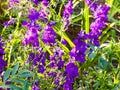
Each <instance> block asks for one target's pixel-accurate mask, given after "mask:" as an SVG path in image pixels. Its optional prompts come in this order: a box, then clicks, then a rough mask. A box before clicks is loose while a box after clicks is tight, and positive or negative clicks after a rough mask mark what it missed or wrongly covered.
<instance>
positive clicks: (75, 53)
mask: <svg viewBox="0 0 120 90" xmlns="http://www.w3.org/2000/svg"><path fill="white" fill-rule="evenodd" d="M86 39H87V35H86V34H85V32H84V31H80V33H79V34H78V38H77V39H76V40H75V41H74V44H75V47H74V48H73V49H72V50H71V52H70V56H71V58H72V57H74V59H75V60H76V61H78V62H81V63H84V62H85V56H86V55H85V52H86V50H87V47H88V45H87V43H86V42H85V40H86Z"/></svg>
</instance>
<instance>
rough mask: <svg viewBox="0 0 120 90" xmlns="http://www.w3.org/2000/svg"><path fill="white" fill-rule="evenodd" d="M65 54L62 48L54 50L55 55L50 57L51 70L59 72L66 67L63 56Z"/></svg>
mask: <svg viewBox="0 0 120 90" xmlns="http://www.w3.org/2000/svg"><path fill="white" fill-rule="evenodd" d="M63 55H64V52H63V50H62V49H61V48H59V47H57V48H55V50H54V55H50V62H51V63H50V65H49V66H50V67H51V68H56V67H57V68H58V69H59V70H60V69H62V67H63V66H64V61H63V60H62V56H63Z"/></svg>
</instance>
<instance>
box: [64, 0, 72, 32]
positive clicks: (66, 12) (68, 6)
mask: <svg viewBox="0 0 120 90" xmlns="http://www.w3.org/2000/svg"><path fill="white" fill-rule="evenodd" d="M72 13H73V3H72V1H71V0H69V2H68V3H67V4H66V5H65V9H64V11H63V23H64V25H65V26H64V27H65V30H67V29H68V26H69V25H70V17H71V15H72Z"/></svg>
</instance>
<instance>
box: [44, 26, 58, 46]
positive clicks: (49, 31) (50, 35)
mask: <svg viewBox="0 0 120 90" xmlns="http://www.w3.org/2000/svg"><path fill="white" fill-rule="evenodd" d="M44 30H45V31H44V32H43V34H42V41H43V42H44V43H45V44H47V45H53V44H54V43H55V42H56V41H55V36H56V33H55V32H54V30H53V28H52V27H51V26H50V25H47V26H46V27H45V28H44Z"/></svg>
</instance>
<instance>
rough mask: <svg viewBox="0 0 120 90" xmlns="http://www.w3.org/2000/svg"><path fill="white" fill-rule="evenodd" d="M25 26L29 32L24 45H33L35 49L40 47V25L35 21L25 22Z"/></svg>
mask: <svg viewBox="0 0 120 90" xmlns="http://www.w3.org/2000/svg"><path fill="white" fill-rule="evenodd" d="M23 25H25V26H26V27H27V29H28V30H27V32H26V34H25V38H24V39H23V41H22V43H23V45H25V46H26V45H28V44H31V45H32V46H33V47H36V46H39V40H38V37H39V35H38V31H39V30H40V29H41V27H40V26H39V25H37V24H36V23H35V22H34V21H31V22H30V23H27V22H24V23H23Z"/></svg>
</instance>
